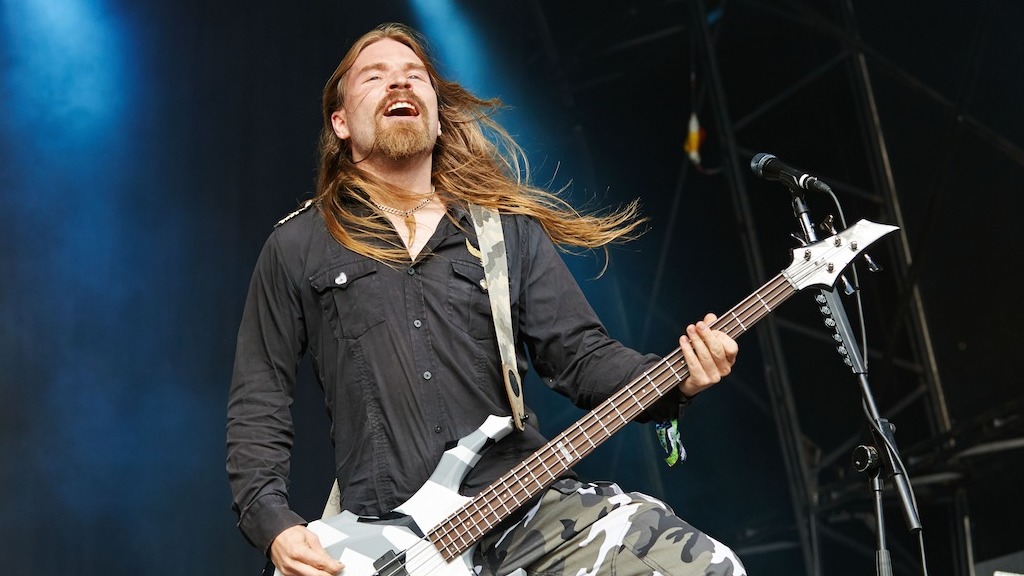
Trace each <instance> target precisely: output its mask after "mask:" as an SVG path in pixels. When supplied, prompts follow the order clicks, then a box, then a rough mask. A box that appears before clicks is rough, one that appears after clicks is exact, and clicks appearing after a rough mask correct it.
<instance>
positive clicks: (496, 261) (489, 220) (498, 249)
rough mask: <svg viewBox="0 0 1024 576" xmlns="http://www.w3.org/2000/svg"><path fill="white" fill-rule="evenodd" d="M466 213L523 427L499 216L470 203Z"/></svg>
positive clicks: (512, 397)
mask: <svg viewBox="0 0 1024 576" xmlns="http://www.w3.org/2000/svg"><path fill="white" fill-rule="evenodd" d="M469 213H470V215H471V216H472V217H473V226H474V227H475V228H476V237H477V240H478V241H479V243H480V262H481V263H482V264H483V265H484V275H485V277H486V282H487V295H488V296H489V297H490V299H491V317H492V318H493V319H494V330H495V333H496V334H497V336H498V351H499V352H500V353H501V373H502V376H503V378H504V380H505V391H506V392H507V393H508V401H509V404H510V405H511V407H512V421H513V422H514V423H515V426H516V428H518V429H519V430H522V429H523V428H524V426H525V423H526V412H525V410H524V409H523V385H522V382H520V380H519V370H518V368H517V365H516V351H515V339H514V338H513V336H512V309H511V307H512V304H511V299H510V297H509V282H508V258H507V257H506V255H505V235H504V233H503V232H502V229H501V217H500V216H499V215H498V211H497V210H493V209H486V208H482V207H480V206H477V205H476V204H470V205H469Z"/></svg>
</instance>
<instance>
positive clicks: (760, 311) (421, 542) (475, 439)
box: [267, 220, 897, 576]
mask: <svg viewBox="0 0 1024 576" xmlns="http://www.w3.org/2000/svg"><path fill="white" fill-rule="evenodd" d="M895 230H897V227H895V226H888V225H884V224H876V223H874V222H869V221H867V220H860V221H859V222H857V223H856V224H854V225H853V226H850V227H849V228H847V229H846V230H844V231H843V232H840V233H838V234H835V235H833V236H830V237H828V238H826V239H824V240H820V241H818V242H815V243H814V244H810V245H807V246H803V247H800V248H796V249H794V250H793V251H792V252H793V261H792V263H791V264H790V265H789V266H788V267H787V268H786V269H785V270H783V271H782V272H780V273H779V274H778V275H776V276H775V277H774V278H772V279H771V280H769V281H768V282H767V283H765V284H764V285H763V286H761V287H760V288H758V289H757V290H756V291H755V292H754V293H753V294H751V295H750V296H748V297H747V298H745V299H744V300H743V301H742V302H740V303H739V304H737V305H736V306H734V307H733V308H732V309H731V310H729V311H728V312H726V313H725V314H722V315H721V316H720V317H719V318H718V320H717V321H716V322H715V323H714V324H713V325H712V328H713V329H716V330H721V331H723V332H725V333H726V334H728V335H729V336H731V337H732V338H736V337H738V336H740V335H741V334H743V333H744V332H746V331H748V330H750V328H751V327H752V326H754V324H756V323H757V322H758V321H759V320H761V319H762V318H764V317H765V316H767V315H768V314H769V313H770V312H772V311H773V310H775V309H776V308H777V307H778V306H779V305H781V304H782V303H783V302H785V301H786V300H788V299H789V297H790V296H792V295H793V294H795V293H797V292H798V291H800V290H803V289H805V288H809V287H820V288H826V289H827V288H830V287H832V286H833V285H834V284H835V282H836V279H837V278H838V277H839V274H840V273H841V272H842V271H843V269H845V268H846V266H847V265H849V264H850V263H851V262H852V261H853V260H854V259H855V258H856V257H857V256H858V255H859V254H860V253H861V252H862V251H863V250H864V249H866V248H867V247H868V246H869V245H871V244H872V243H873V242H875V241H876V240H878V239H879V238H881V237H882V236H885V235H886V234H889V233H890V232H893V231H895ZM688 375H689V369H688V368H687V366H686V363H685V361H684V360H683V354H682V351H681V350H680V349H679V348H678V347H677V348H676V349H675V351H673V352H672V353H671V354H669V355H668V356H666V357H665V358H663V359H662V360H661V361H660V362H659V363H658V364H656V365H655V366H653V367H652V368H650V369H649V370H647V371H646V372H644V373H643V374H642V375H640V376H639V377H638V378H636V379H635V380H633V381H632V382H631V383H630V384H629V385H627V386H625V387H624V388H622V389H621V390H619V391H618V392H617V393H615V394H614V395H612V396H611V397H610V398H608V399H607V400H606V401H604V402H602V403H601V404H600V405H599V406H598V407H597V408H595V409H594V410H592V411H591V412H589V413H587V414H586V415H585V416H583V417H582V418H580V419H579V420H577V421H576V422H575V423H574V424H573V425H572V426H570V427H569V428H568V429H566V430H565V431H564V432H562V433H561V434H559V435H558V436H556V437H555V438H553V439H552V440H551V441H550V442H548V443H547V444H545V445H544V446H543V447H541V448H540V449H539V450H537V452H535V453H534V454H532V455H531V456H530V457H528V458H527V459H526V460H524V461H523V462H522V463H520V464H519V465H517V466H516V467H514V468H513V469H512V470H510V471H509V472H507V473H506V474H505V475H504V476H502V477H501V478H499V479H498V480H497V481H495V482H494V483H493V484H491V485H490V486H489V487H487V488H486V489H484V490H483V491H482V492H481V493H480V494H478V495H476V496H474V497H472V498H469V497H466V496H462V495H460V494H459V492H458V490H459V486H460V485H461V484H462V481H463V480H464V479H465V477H466V475H467V474H468V473H469V471H470V470H471V469H472V468H473V466H474V465H475V464H476V463H477V461H478V460H479V459H480V456H481V454H482V453H483V450H484V449H485V448H486V447H487V446H489V445H490V444H492V443H493V442H495V441H497V440H498V439H500V438H502V437H504V436H505V435H507V434H508V433H509V432H511V431H512V430H513V425H512V419H511V418H510V417H498V416H491V417H489V418H488V419H487V420H486V421H485V422H484V423H483V424H482V425H481V426H480V428H478V429H477V430H476V431H475V432H473V433H472V434H470V435H468V436H466V437H465V438H463V439H462V440H461V441H460V442H459V443H458V445H456V446H455V447H453V448H451V449H449V450H448V451H446V452H445V453H444V455H443V456H442V457H441V461H440V463H439V464H438V466H437V468H436V469H435V470H434V473H433V474H432V475H431V476H430V479H429V480H428V481H427V482H426V483H425V484H424V485H423V486H422V487H421V488H420V489H419V490H418V491H417V492H416V493H415V494H413V495H412V497H410V498H409V499H408V500H406V501H405V502H404V503H403V504H402V505H401V506H399V507H398V508H396V509H395V510H394V511H393V513H391V514H388V515H387V517H384V518H367V517H359V516H356V515H354V514H352V513H350V512H342V513H341V514H339V515H337V516H333V517H331V518H325V519H321V520H317V521H315V522H311V523H310V524H309V526H308V527H309V529H310V530H312V531H313V532H314V533H315V534H316V535H317V536H318V537H319V538H320V542H321V544H323V546H324V548H325V549H326V550H327V552H328V553H329V554H330V555H331V556H333V557H334V558H337V559H339V560H340V561H341V562H342V563H343V564H344V565H345V569H344V574H345V576H426V575H428V574H429V575H436V576H449V575H451V576H469V575H471V574H472V572H473V567H472V555H473V554H472V553H473V549H474V547H475V546H476V543H477V542H478V541H479V540H480V539H481V538H482V537H483V536H484V535H485V534H487V533H488V532H489V531H490V530H491V529H493V528H494V527H496V526H497V525H498V524H499V523H501V522H502V520H504V519H506V518H508V516H509V515H510V514H512V513H513V512H515V511H516V510H517V509H518V508H519V507H521V506H522V505H523V504H525V503H526V502H528V501H530V500H531V499H532V498H533V497H534V496H536V495H537V494H539V493H540V492H541V490H543V489H544V488H546V487H548V486H549V485H550V484H551V483H553V482H554V481H555V480H556V479H558V478H560V477H561V476H562V475H563V474H564V473H565V472H567V471H568V470H569V468H571V467H572V466H573V465H574V464H575V463H576V462H578V461H580V460H581V459H582V458H584V457H585V456H587V455H588V454H589V453H590V452H592V451H593V450H594V449H595V448H597V446H599V445H600V444H601V443H602V442H604V441H605V440H607V439H608V438H609V437H611V436H612V434H614V433H616V432H617V431H618V430H620V429H621V428H622V427H624V426H625V425H626V424H628V423H629V422H630V421H632V420H633V418H635V417H636V416H637V415H639V414H640V413H641V412H643V411H644V410H646V409H647V408H648V407H650V406H651V404H653V403H654V402H655V401H656V400H657V399H658V398H660V397H661V396H663V395H664V394H666V393H667V392H669V391H670V390H671V389H672V388H674V387H676V386H677V385H678V384H679V383H680V382H682V381H683V380H684V379H685V378H686V377H687V376H688ZM269 568H272V566H268V569H269ZM267 573H268V574H269V572H267ZM274 575H275V576H281V575H280V572H279V571H277V570H276V569H275V570H274Z"/></svg>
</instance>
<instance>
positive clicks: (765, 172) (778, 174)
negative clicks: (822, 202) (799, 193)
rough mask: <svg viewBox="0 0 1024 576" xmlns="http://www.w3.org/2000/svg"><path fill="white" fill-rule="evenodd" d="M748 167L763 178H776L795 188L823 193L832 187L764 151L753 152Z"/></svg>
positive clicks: (829, 191) (830, 190)
mask: <svg viewBox="0 0 1024 576" xmlns="http://www.w3.org/2000/svg"><path fill="white" fill-rule="evenodd" d="M750 169H751V170H753V171H754V174H757V175H758V176H760V177H761V178H764V179H765V180H777V181H779V182H782V183H783V184H786V185H787V186H788V185H790V184H792V185H795V186H796V187H797V188H803V189H804V190H812V191H814V192H824V193H825V194H829V193H831V192H832V188H831V187H829V185H828V184H825V183H824V182H822V181H821V180H818V179H817V178H815V177H814V176H811V175H810V174H807V173H806V172H803V171H801V170H797V169H796V168H793V167H791V166H786V165H785V164H783V163H782V160H779V159H778V158H776V157H775V155H774V154H767V153H765V152H760V153H758V154H755V155H754V157H753V158H752V159H751V160H750Z"/></svg>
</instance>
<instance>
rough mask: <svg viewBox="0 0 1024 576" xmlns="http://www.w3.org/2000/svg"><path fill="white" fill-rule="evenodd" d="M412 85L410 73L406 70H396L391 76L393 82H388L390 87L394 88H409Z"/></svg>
mask: <svg viewBox="0 0 1024 576" xmlns="http://www.w3.org/2000/svg"><path fill="white" fill-rule="evenodd" d="M410 86H412V84H410V83H409V75H408V74H406V73H405V72H404V71H400V72H395V73H394V75H393V76H392V77H391V83H390V84H388V88H390V89H392V90H398V89H401V88H409V87H410Z"/></svg>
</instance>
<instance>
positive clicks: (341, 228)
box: [315, 23, 644, 264]
mask: <svg viewBox="0 0 1024 576" xmlns="http://www.w3.org/2000/svg"><path fill="white" fill-rule="evenodd" d="M383 39H391V40H395V41H398V42H401V43H402V44H404V45H406V46H408V47H409V48H410V49H411V50H412V51H413V52H414V53H415V54H416V56H418V57H419V58H420V60H422V61H423V63H424V65H425V66H426V68H427V71H428V73H429V75H430V78H431V82H432V83H433V86H434V89H435V91H436V92H437V100H438V117H439V120H440V125H441V132H440V134H439V135H438V139H437V143H436V144H435V146H434V151H433V174H432V183H433V184H434V186H435V187H436V189H437V191H438V194H439V196H441V198H442V199H443V200H444V201H445V202H446V203H451V202H458V203H463V204H468V203H475V204H478V205H480V206H483V207H485V208H494V209H497V210H498V211H499V212H502V213H508V214H523V215H527V216H531V217H533V218H535V219H536V220H537V222H539V223H540V225H541V226H542V227H543V228H544V230H545V232H546V233H547V234H548V236H549V237H550V238H551V239H552V241H553V242H554V243H555V244H557V245H559V246H560V247H563V248H565V247H578V248H586V249H593V248H604V250H605V256H606V260H607V245H608V244H610V243H612V242H621V241H627V240H631V239H633V238H635V237H637V236H639V234H641V233H642V231H641V229H640V228H641V225H642V224H643V222H644V219H643V218H640V217H639V214H638V204H637V201H635V200H634V201H633V202H631V203H629V204H628V205H626V206H625V207H623V208H620V209H617V210H611V211H608V212H607V213H605V214H582V213H580V212H578V211H576V210H575V209H574V208H573V207H572V206H571V205H570V204H569V203H568V202H566V201H564V200H563V199H561V198H560V197H559V196H557V195H556V194H553V193H550V192H547V191H546V190H543V189H541V188H538V187H535V186H533V185H531V184H530V183H529V163H528V161H527V160H526V155H525V154H524V152H523V150H522V148H520V147H519V145H518V144H517V143H516V142H515V140H514V139H513V138H512V137H511V135H509V134H508V132H506V131H505V129H504V128H503V127H502V126H501V125H500V124H499V123H498V122H497V121H495V119H494V118H493V115H494V114H495V113H496V112H497V111H498V110H500V109H501V106H502V104H501V102H500V101H499V100H498V99H496V98H492V99H489V100H483V99H480V98H477V97H476V96H474V95H473V94H471V93H470V92H469V91H467V90H466V89H465V88H463V87H462V86H461V85H459V84H458V83H456V82H452V81H448V80H445V79H443V78H441V77H440V75H439V74H438V72H437V69H436V67H435V65H434V63H433V61H432V59H431V58H430V57H429V55H428V53H427V49H426V46H427V44H426V41H425V40H424V39H423V38H422V36H420V34H419V33H418V32H416V31H415V30H413V29H411V28H409V27H408V26H405V25H403V24H396V23H387V24H381V25H380V26H377V27H376V28H374V29H373V30H371V31H369V32H367V33H366V34H364V35H363V36H362V37H360V38H359V39H358V40H356V42H355V43H354V44H353V45H352V47H351V48H350V49H349V51H348V53H347V54H346V55H345V57H344V58H342V60H341V63H340V64H338V68H337V69H336V70H335V71H334V74H333V75H331V78H330V80H328V81H327V84H326V85H325V86H324V92H323V116H324V126H323V130H322V131H321V133H320V143H319V148H320V163H319V169H318V173H317V192H316V198H315V200H316V204H317V206H318V207H319V209H320V211H321V213H322V214H323V217H324V220H325V222H326V223H327V228H328V230H329V231H330V233H331V235H332V236H333V237H334V238H335V239H336V240H337V241H338V242H340V243H341V244H342V245H343V246H345V247H346V248H349V249H350V250H353V251H354V252H357V253H359V254H362V255H364V256H367V257H369V258H373V259H376V260H379V261H382V262H385V263H388V264H398V263H401V262H407V261H408V258H409V256H408V252H407V251H406V249H405V248H404V247H403V246H401V245H400V244H392V245H386V246H382V245H381V244H380V243H379V238H380V237H381V236H384V237H388V236H387V235H385V234H384V233H385V232H387V231H389V230H390V226H389V224H388V223H387V222H386V220H385V219H384V218H382V217H381V215H380V213H379V211H377V210H375V209H374V206H373V204H372V203H371V202H370V200H369V195H372V196H375V197H378V198H389V197H394V194H395V191H394V188H393V187H392V186H391V185H389V184H388V183H387V182H384V181H382V180H380V179H379V178H376V177H374V176H372V175H371V174H369V173H367V172H366V171H364V170H361V169H360V168H359V167H358V166H357V165H356V164H355V163H354V162H353V161H352V151H351V145H350V142H349V141H348V140H342V139H340V138H338V136H337V135H336V134H335V132H334V129H333V126H332V123H331V115H332V114H333V113H334V112H335V111H337V110H338V109H340V108H341V107H342V103H343V102H344V91H343V86H344V82H343V80H344V78H345V74H346V73H348V71H349V70H350V69H351V68H352V65H353V63H354V62H355V60H356V58H357V57H358V56H359V54H360V52H362V51H363V49H364V48H366V47H367V46H369V45H370V44H372V43H374V42H377V41H379V40H383ZM488 136H489V137H490V139H489V138H488ZM492 140H493V141H492ZM367 208H368V209H367ZM367 214H369V215H368V216H367ZM374 240H378V241H374Z"/></svg>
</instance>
